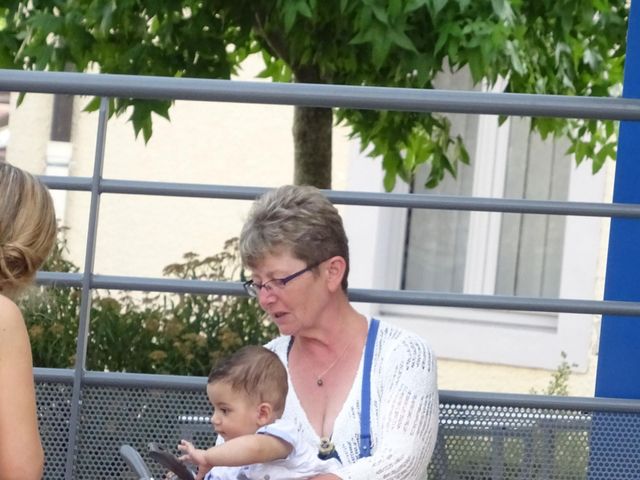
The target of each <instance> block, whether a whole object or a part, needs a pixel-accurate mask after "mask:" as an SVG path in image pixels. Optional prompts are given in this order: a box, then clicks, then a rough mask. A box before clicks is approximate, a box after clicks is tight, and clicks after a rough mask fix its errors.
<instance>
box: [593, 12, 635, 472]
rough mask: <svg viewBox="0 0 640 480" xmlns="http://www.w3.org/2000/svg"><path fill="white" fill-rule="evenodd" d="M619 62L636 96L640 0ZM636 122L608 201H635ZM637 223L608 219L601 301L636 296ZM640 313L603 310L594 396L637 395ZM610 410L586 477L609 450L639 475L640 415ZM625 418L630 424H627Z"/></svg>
mask: <svg viewBox="0 0 640 480" xmlns="http://www.w3.org/2000/svg"><path fill="white" fill-rule="evenodd" d="M630 9H631V10H630V13H629V27H628V33H627V52H626V59H625V67H624V86H623V88H624V90H623V92H624V97H626V98H640V0H633V1H632V2H631V7H630ZM638 139H640V122H638V121H633V122H631V121H624V122H621V124H620V135H619V137H618V158H617V161H616V175H615V185H614V192H613V201H614V202H616V203H640V189H639V188H638V185H640V162H638V159H639V158H640V141H639V140H638ZM639 248H640V222H638V221H637V220H630V219H621V218H613V219H612V220H611V229H610V232H609V254H608V259H607V275H606V279H605V293H604V297H605V299H606V300H627V301H638V300H640V250H639ZM638 345H640V317H621V316H612V315H604V316H603V317H602V326H601V330H600V348H599V354H598V369H597V374H596V392H595V393H596V396H598V397H615V398H640V368H638V365H639V364H640V347H639V346H638ZM612 415H614V414H610V413H594V415H593V418H592V426H591V446H590V455H589V479H590V480H596V479H597V480H600V479H609V478H614V477H615V473H614V472H612V471H611V469H610V468H609V461H610V458H611V452H615V457H616V458H628V459H629V461H628V462H626V465H625V467H626V468H627V470H625V477H626V478H640V466H639V464H638V462H636V461H634V460H633V459H634V458H636V456H637V450H636V449H635V446H636V445H637V442H638V439H637V438H636V436H635V432H637V431H638V428H640V419H638V418H633V419H631V418H630V419H628V420H627V421H626V422H625V425H626V426H627V427H628V428H625V429H620V428H617V427H616V426H618V425H619V424H618V423H615V422H614V421H613V420H614V419H613V418H612ZM631 423H634V424H636V426H635V427H634V426H632V425H631Z"/></svg>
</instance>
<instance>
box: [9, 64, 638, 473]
mask: <svg viewBox="0 0 640 480" xmlns="http://www.w3.org/2000/svg"><path fill="white" fill-rule="evenodd" d="M0 90H6V91H18V92H40V93H64V94H75V95H97V96H100V97H102V102H101V106H100V111H99V122H98V129H97V142H96V151H95V162H94V171H93V175H92V177H90V178H59V177H43V179H44V181H45V183H46V184H47V185H48V186H49V187H50V188H52V189H64V190H75V191H86V192H90V194H91V201H90V208H89V219H88V234H87V242H86V251H85V264H84V268H83V270H82V272H81V273H60V272H50V273H45V272H41V273H39V274H38V282H39V283H41V284H50V285H62V286H77V287H81V292H82V293H81V311H80V312H81V313H80V321H79V331H78V345H77V355H76V365H75V369H74V370H64V371H52V370H49V369H36V378H37V382H38V389H39V395H38V399H39V402H40V407H39V408H40V409H41V411H42V412H44V413H43V414H42V418H41V428H42V429H43V431H44V432H45V433H44V434H43V437H44V438H45V439H46V438H47V432H49V433H55V435H54V437H55V440H52V441H51V443H50V444H49V448H50V449H51V450H54V451H57V450H56V449H60V451H64V459H65V460H64V466H62V465H60V464H59V463H56V468H52V467H50V466H49V470H47V471H48V472H55V473H48V475H50V477H48V478H61V476H62V475H64V478H66V479H71V478H95V476H96V475H97V476H102V474H100V473H98V472H95V471H92V472H91V474H90V475H94V477H91V476H86V477H83V475H85V474H84V473H83V472H82V471H81V467H80V466H79V465H83V466H85V467H86V466H87V465H88V464H90V463H91V462H93V461H97V460H96V457H95V456H91V455H93V454H91V455H89V457H88V460H86V461H85V460H83V458H84V456H85V455H88V453H87V450H89V449H90V445H91V444H92V443H95V442H97V441H98V440H97V438H98V437H96V436H95V435H93V434H92V435H93V436H90V439H91V440H92V441H90V442H87V441H86V438H85V437H86V433H85V432H87V431H91V432H94V434H95V432H97V431H100V430H101V429H103V428H107V427H105V425H108V428H107V430H109V429H110V428H113V429H115V430H117V429H118V428H116V427H115V426H114V425H118V421H119V420H117V419H115V417H113V416H111V417H109V418H108V419H107V420H105V422H106V423H103V424H95V423H91V422H93V421H94V418H93V416H97V417H100V418H102V419H103V420H104V418H106V417H105V415H107V414H106V413H105V412H107V411H108V410H109V409H110V408H112V407H113V410H114V412H115V413H114V414H113V415H115V416H116V417H117V415H118V414H121V415H122V416H123V418H125V419H126V418H129V421H130V423H136V422H138V421H141V419H143V418H145V419H146V420H145V422H146V423H145V425H146V426H145V427H144V428H145V429H146V430H144V429H143V430H144V431H143V433H144V432H146V434H150V433H151V432H152V431H153V432H154V433H156V434H157V433H158V432H162V431H165V430H166V429H164V430H163V428H156V430H153V428H151V427H149V422H151V423H153V422H152V421H151V420H149V419H147V418H146V416H145V414H144V408H145V406H146V407H147V408H150V407H149V406H150V405H152V404H153V403H154V402H156V400H157V398H156V397H157V395H156V394H154V392H164V393H160V394H158V395H164V394H167V392H168V391H173V390H175V391H182V392H190V394H193V395H198V392H200V393H199V397H204V395H202V394H201V389H202V387H203V381H204V380H203V379H194V378H184V377H166V376H141V375H136V374H114V373H98V372H87V371H86V370H85V365H86V350H87V348H86V347H87V341H88V335H89V321H90V318H89V312H90V302H91V295H90V292H91V290H92V289H96V288H110V289H121V290H142V291H157V292H180V293H207V294H221V295H244V291H243V289H242V287H241V285H240V283H238V282H210V281H197V280H175V279H165V278H162V279H160V278H148V277H126V276H114V275H96V274H94V271H93V264H94V259H95V250H96V234H97V220H98V211H99V205H100V198H101V195H102V194H104V193H115V194H137V195H158V196H176V197H198V198H219V199H242V200H249V199H253V198H256V197H257V196H258V195H260V194H261V193H262V192H263V191H264V190H265V189H263V188H257V187H229V186H222V185H201V184H179V183H160V182H144V181H125V180H120V179H104V178H103V175H102V172H103V165H104V148H105V138H106V129H107V117H108V115H107V113H108V112H107V106H108V98H109V97H114V96H116V97H117V96H122V97H137V98H154V99H183V100H202V101H217V102H239V103H268V104H279V105H283V104H284V105H304V106H315V107H348V108H362V109H387V110H398V111H417V112H456V113H478V114H483V113H484V114H487V113H491V114H502V115H525V116H548V117H571V118H573V117H581V118H600V119H617V120H640V100H631V99H621V98H578V97H562V96H545V95H535V96H534V95H521V94H499V93H479V92H460V91H456V92H449V91H432V90H406V89H397V88H379V87H349V86H332V85H308V84H306V85H302V84H276V83H262V82H260V83H258V82H239V81H221V80H201V79H185V78H161V77H141V76H136V77H132V76H123V75H95V74H79V73H53V72H24V71H9V70H0ZM325 193H326V195H327V196H328V197H329V199H330V200H332V201H333V202H335V203H337V204H349V205H370V206H387V207H399V208H430V209H447V210H475V211H487V212H512V213H540V214H549V215H577V216H595V217H624V218H632V219H636V218H640V206H639V205H628V204H610V205H607V204H597V203H584V202H556V201H532V200H508V199H493V198H464V197H446V196H433V195H427V194H425V195H416V194H380V193H361V192H344V191H343V192H340V191H327V192H325ZM349 297H350V298H351V299H352V300H354V301H359V302H375V303H396V304H410V305H439V306H456V307H474V308H486V309H509V310H527V311H544V312H573V313H591V314H611V315H629V316H630V315H635V316H638V315H640V302H620V301H590V300H577V299H557V298H525V297H517V298H516V297H509V296H492V295H468V294H451V293H447V294H444V293H430V292H418V291H394V290H372V289H353V290H350V291H349ZM113 389H115V390H118V391H119V392H120V394H119V395H115V396H109V395H110V394H109V393H105V392H110V391H111V390H113ZM143 390H144V392H143ZM132 391H134V393H133V394H132V393H131V392H132ZM92 392H93V394H95V395H96V396H97V398H98V399H99V400H101V401H102V402H103V405H102V407H99V406H96V405H93V406H91V401H90V400H89V399H90V398H91V395H92ZM96 392H98V393H96ZM137 396H139V397H144V400H142V403H141V404H140V405H138V406H137V407H135V408H134V409H133V410H135V412H133V417H132V418H130V417H129V416H130V415H131V414H132V408H131V407H130V406H129V403H128V402H129V401H131V400H132V398H134V397H137ZM129 397H131V398H129ZM200 401H204V402H205V406H204V407H203V404H201V403H198V402H200ZM194 402H195V403H189V402H184V399H179V400H175V401H174V403H172V405H173V406H177V405H179V404H180V403H184V404H187V403H188V404H189V405H190V407H189V408H190V409H191V411H192V412H196V410H198V409H202V408H205V407H206V400H202V399H199V400H194ZM441 402H442V405H441V413H442V418H441V431H442V432H445V433H443V435H446V434H450V436H449V437H447V438H444V437H443V438H441V439H440V440H439V442H438V445H439V447H438V448H439V450H438V451H439V452H440V453H439V454H437V455H436V458H435V460H434V463H433V466H432V473H433V475H435V476H436V477H438V476H440V477H442V478H449V477H450V472H452V471H454V470H455V469H456V468H458V470H456V471H458V474H460V475H462V474H461V473H459V472H460V470H459V468H462V467H460V465H458V464H456V462H457V461H458V460H459V459H458V460H456V459H457V457H456V455H457V454H454V453H451V452H450V451H449V450H447V448H448V447H450V444H451V443H453V444H456V442H463V443H464V441H465V439H468V438H470V436H474V435H475V436H478V435H479V436H480V437H482V438H485V437H491V438H498V437H499V438H500V439H501V442H502V443H501V445H502V446H501V447H500V448H498V447H497V446H495V445H493V444H491V445H493V446H490V447H488V448H494V447H495V449H496V450H497V451H501V452H502V453H501V454H500V455H501V457H500V458H498V459H497V460H496V457H492V460H491V462H490V463H492V465H493V467H491V468H493V469H494V470H492V471H494V472H497V471H501V472H503V473H504V469H505V465H506V463H505V460H504V459H505V458H507V457H508V454H509V452H508V451H507V450H509V448H516V447H509V445H508V444H509V442H511V441H512V438H511V437H509V432H511V433H514V432H515V433H518V435H516V437H518V438H520V437H521V436H522V435H520V434H521V433H522V432H523V431H526V434H525V435H524V437H526V439H527V440H526V442H525V443H526V445H525V444H522V445H520V444H518V445H519V446H518V447H517V448H518V449H520V450H522V451H527V452H529V453H527V454H526V455H524V456H522V458H521V459H520V460H519V461H520V462H525V460H526V459H529V460H531V458H533V456H535V455H534V452H535V451H537V450H539V449H540V448H541V447H539V446H535V445H537V443H535V442H536V441H537V440H536V438H537V437H536V435H537V433H536V430H535V428H537V426H536V425H539V424H540V422H538V420H539V419H540V418H543V419H545V421H546V420H548V418H553V417H554V416H562V415H563V414H562V412H569V411H571V412H574V413H573V414H571V417H572V418H574V417H575V418H578V417H579V420H576V422H577V423H575V425H574V426H576V425H577V427H576V428H578V429H579V430H580V431H581V432H586V433H585V434H586V435H587V436H589V435H591V434H592V433H593V432H591V425H592V420H593V418H594V417H595V416H596V415H595V414H596V413H598V414H599V415H600V417H599V418H609V417H608V416H610V415H617V416H623V417H624V416H625V415H631V416H632V421H630V422H629V424H630V425H632V428H636V429H638V431H640V426H638V425H637V424H636V423H634V422H636V421H637V419H638V418H640V401H631V400H629V401H624V400H614V399H579V398H555V397H540V396H526V395H525V396H521V395H499V394H491V395H490V394H478V393H469V392H441ZM194 405H195V406H194ZM445 407H446V408H445ZM101 408H102V410H101ZM136 409H141V410H139V411H138V410H136ZM478 409H480V410H478ZM496 409H497V412H498V414H499V415H498V417H500V416H501V415H502V413H501V412H502V409H507V411H510V412H512V413H513V414H514V418H520V419H525V420H526V422H528V421H529V419H530V418H534V419H535V420H536V422H535V425H534V424H529V423H527V426H526V428H525V427H524V426H522V425H521V426H520V427H515V429H514V428H511V429H510V430H509V432H507V433H505V432H504V429H502V427H499V425H500V424H501V423H500V422H499V421H497V420H495V418H493V417H492V418H493V419H491V420H486V419H484V420H483V419H480V420H478V421H476V420H473V421H471V420H469V415H476V414H478V412H479V411H481V412H482V414H481V415H480V416H481V417H482V415H484V414H485V413H484V412H488V413H489V414H490V415H493V414H494V413H495V412H496ZM509 409H511V410H509ZM449 410H450V411H451V412H453V413H451V415H445V414H444V412H445V411H449ZM538 410H540V411H538ZM100 411H102V413H101V414H98V412H100ZM60 412H62V413H60ZM163 412H164V414H165V415H166V411H163ZM460 412H462V413H460ZM469 412H472V413H469ZM527 412H529V413H527ZM531 412H533V413H531ZM540 412H542V413H540ZM544 412H548V413H544ZM194 414H195V413H194ZM109 415H111V414H109ZM202 415H204V414H202ZM585 415H586V417H588V418H586V419H585ZM532 416H533V417H532ZM52 418H54V419H56V418H57V419H62V420H60V422H59V425H60V428H59V429H50V428H48V427H47V425H48V424H50V423H51V422H53V423H55V421H53V420H52ZM451 418H454V420H451ZM482 418H484V417H482ZM624 418H626V417H624ZM121 420H122V419H121ZM147 420H149V421H148V422H147ZM156 420H157V419H156ZM122 421H125V420H122ZM47 422H49V423H47ZM457 422H459V423H457ZM483 422H484V423H483ZM526 422H525V423H526ZM521 423H522V422H521ZM561 423H562V422H560V423H559V425H560V424H561ZM639 423H640V422H639ZM89 425H91V426H89ZM456 425H458V426H459V427H460V428H458V429H457V430H456ZM462 427H464V428H462ZM471 427H473V428H471ZM488 427H490V428H489V429H488V430H487V428H488ZM469 428H471V431H472V433H473V434H472V433H470V430H469ZM523 428H524V429H525V430H523ZM54 430H55V431H54ZM60 432H62V436H64V437H65V440H64V443H65V444H64V446H61V443H60V442H62V440H60V438H59V434H60ZM447 432H448V433H447ZM456 432H457V433H456ZM500 432H502V433H500ZM165 433H166V432H165ZM83 435H84V436H85V437H83ZM456 435H457V436H456ZM501 435H502V436H501ZM554 435H555V434H554ZM567 435H568V436H569V438H570V437H571V435H572V434H571V433H567ZM460 437H461V438H462V440H460ZM524 437H523V438H524ZM167 438H168V437H167ZM513 438H515V437H513ZM545 438H547V437H545ZM120 440H121V439H120V437H118V441H120ZM513 441H516V440H513ZM519 441H520V440H517V442H519ZM523 441H524V440H523ZM590 441H591V440H588V441H587V442H586V443H584V445H583V446H584V450H585V451H586V452H587V453H586V455H587V460H586V461H585V462H583V463H584V465H583V464H581V466H578V467H576V470H575V471H576V472H577V473H576V475H577V476H569V477H566V478H586V477H585V476H584V475H587V473H586V472H587V470H585V469H588V468H595V467H593V464H592V463H590V462H591V458H590V457H589V444H590V443H589V442H590ZM99 442H103V444H104V442H106V440H105V439H104V438H102V437H100V440H99ZM504 442H506V444H505V443H504ZM532 442H533V443H532ZM45 443H46V442H45ZM496 445H497V444H496ZM443 449H444V450H443ZM505 449H506V450H505ZM461 451H464V448H463V449H462V450H461ZM95 455H98V454H95ZM454 457H455V458H454ZM48 458H52V456H49V457H48ZM550 459H551V460H554V461H555V453H553V452H552V454H551V457H548V458H547V460H548V461H551V460H550ZM454 460H455V461H454ZM104 461H105V460H104V458H101V459H100V462H101V463H100V462H99V463H100V464H101V465H102V464H103V463H104ZM527 461H528V460H527ZM83 462H84V463H83ZM478 462H480V464H483V465H484V464H486V458H485V459H484V460H478ZM482 462H484V463H482ZM458 463H460V462H458ZM507 463H508V462H507ZM454 464H455V465H454ZM119 465H120V466H118V467H117V468H116V467H113V468H115V470H114V469H112V471H111V473H112V474H113V473H114V472H117V474H122V475H124V473H122V471H121V463H120V464H119ZM485 466H486V465H485ZM506 466H507V467H509V468H512V466H509V465H506ZM547 466H548V465H547ZM87 468H88V467H87ZM452 468H453V470H452ZM465 468H467V467H465ZM513 468H516V467H513ZM527 468H529V470H527V471H533V470H535V469H536V468H538V467H536V464H535V462H534V463H531V464H530V465H529V467H527ZM611 468H613V467H611V466H610V465H607V469H609V470H607V471H615V469H613V470H612V469H611ZM531 469H533V470H531ZM463 470H464V469H463ZM477 470H478V471H480V470H481V468H480V467H479V466H478V468H477ZM543 470H544V469H543ZM544 471H548V470H544ZM451 475H452V474H451ZM456 475H457V474H456ZM514 475H515V474H514ZM518 475H519V474H518ZM531 475H533V474H531ZM531 475H529V476H528V477H527V478H534V477H533V476H531ZM512 477H513V478H519V477H518V476H517V475H516V476H512ZM465 478H474V477H473V476H471V477H465ZM536 478H537V477H536ZM558 478H564V477H558ZM619 478H624V477H619Z"/></svg>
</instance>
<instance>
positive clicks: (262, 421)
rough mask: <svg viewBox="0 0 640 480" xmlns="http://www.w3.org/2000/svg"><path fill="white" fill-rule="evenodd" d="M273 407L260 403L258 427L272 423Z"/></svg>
mask: <svg viewBox="0 0 640 480" xmlns="http://www.w3.org/2000/svg"><path fill="white" fill-rule="evenodd" d="M274 420H275V419H274V418H273V407H272V406H271V404H270V403H267V402H262V403H261V404H260V405H258V425H259V426H261V427H262V426H264V425H268V424H270V423H273V421H274Z"/></svg>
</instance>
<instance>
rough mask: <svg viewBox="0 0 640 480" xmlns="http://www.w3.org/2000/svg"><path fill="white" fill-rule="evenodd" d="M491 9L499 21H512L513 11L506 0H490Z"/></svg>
mask: <svg viewBox="0 0 640 480" xmlns="http://www.w3.org/2000/svg"><path fill="white" fill-rule="evenodd" d="M491 7H492V8H493V11H494V13H495V14H496V15H497V16H498V18H499V19H500V20H505V21H509V22H510V21H512V20H513V10H511V4H510V3H509V2H508V1H507V0H491Z"/></svg>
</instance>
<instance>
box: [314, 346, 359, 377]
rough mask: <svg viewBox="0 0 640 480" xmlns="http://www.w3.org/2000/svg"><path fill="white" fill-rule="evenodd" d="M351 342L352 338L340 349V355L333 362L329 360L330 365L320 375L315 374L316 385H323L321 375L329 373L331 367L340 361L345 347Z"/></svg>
mask: <svg viewBox="0 0 640 480" xmlns="http://www.w3.org/2000/svg"><path fill="white" fill-rule="evenodd" d="M352 343H353V340H352V341H351V342H349V343H347V346H346V347H344V350H342V353H341V354H340V355H338V356H337V357H336V359H335V360H334V361H333V362H331V365H329V368H327V369H326V370H325V371H324V372H322V373H321V374H320V375H316V385H318V386H319V387H321V386H323V385H324V381H323V380H322V379H323V377H324V376H325V375H326V374H327V373H329V372H330V371H331V369H332V368H333V367H335V366H336V364H337V363H338V362H339V361H340V359H342V357H344V354H345V353H347V349H348V348H349V347H350V346H351V344H352Z"/></svg>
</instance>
